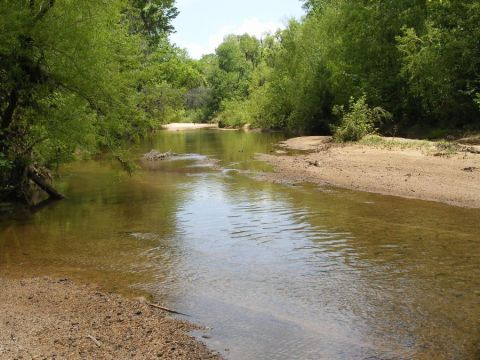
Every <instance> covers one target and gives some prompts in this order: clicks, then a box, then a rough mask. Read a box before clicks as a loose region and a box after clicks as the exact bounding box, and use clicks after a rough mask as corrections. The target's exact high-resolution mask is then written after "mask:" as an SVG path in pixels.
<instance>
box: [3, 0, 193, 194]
mask: <svg viewBox="0 0 480 360" xmlns="http://www.w3.org/2000/svg"><path fill="white" fill-rule="evenodd" d="M129 1H130V0H112V1H109V2H108V3H107V2H104V1H97V0H84V1H81V2H76V1H55V0H28V1H27V0H12V1H9V2H8V3H7V2H6V1H2V2H0V26H1V28H0V78H1V82H0V136H1V137H0V188H1V189H0V190H2V191H1V195H6V194H10V195H14V196H16V197H17V198H24V199H25V198H28V196H27V194H25V189H26V188H27V187H26V184H27V182H28V178H30V179H33V180H35V179H37V180H38V178H43V179H44V178H45V176H44V175H46V174H47V172H48V170H47V168H49V167H52V165H53V164H57V163H62V162H64V161H68V160H71V159H72V158H73V156H74V154H75V153H77V154H83V155H88V154H92V153H94V152H96V151H98V150H101V149H106V150H110V151H111V152H113V154H114V155H115V156H116V157H118V158H119V159H121V157H120V156H119V152H120V148H121V145H122V144H124V143H125V142H130V141H134V140H135V139H137V138H139V137H140V136H141V135H142V134H143V133H145V131H147V130H148V129H150V128H152V127H153V126H155V124H156V123H157V122H158V121H159V119H154V118H152V113H151V112H150V113H149V112H148V111H147V110H148V109H146V108H145V106H144V105H145V103H146V102H148V96H149V95H148V94H149V93H148V91H143V90H144V89H145V88H146V87H145V86H144V85H145V77H146V75H145V74H146V72H147V73H148V72H150V73H151V72H152V71H154V69H155V71H156V74H157V77H156V79H157V80H158V82H157V83H156V84H155V85H152V87H155V86H160V87H161V86H164V87H167V88H169V89H171V91H172V92H174V90H175V89H174V88H175V87H182V86H185V87H191V86H197V85H198V81H197V82H195V80H192V78H193V77H192V76H191V72H190V68H189V67H188V66H187V67H185V66H183V64H186V63H187V60H186V59H184V58H182V56H181V55H180V54H179V53H178V52H175V51H174V50H170V49H171V46H170V45H169V44H168V42H167V41H166V40H165V39H164V38H162V37H161V33H162V32H165V33H167V32H169V31H171V27H170V23H169V21H170V20H171V18H172V17H173V14H174V13H175V11H174V10H173V7H172V4H173V2H171V1H156V2H137V3H136V4H137V5H142V4H143V5H142V6H143V7H142V9H141V11H142V14H141V15H142V16H141V17H138V18H135V17H134V13H133V12H132V11H131V3H130V2H129ZM162 11H164V13H163V15H161V14H160V12H162ZM140 20H142V21H143V23H144V28H143V30H142V31H139V32H133V33H132V28H133V27H134V25H135V26H137V25H138V23H139V22H140ZM138 29H142V28H138ZM152 44H156V47H155V50H154V51H149V52H148V54H146V52H145V49H146V48H147V47H148V46H152ZM159 48H161V49H167V50H165V51H164V55H165V56H163V57H162V56H160V54H159V52H158V51H159ZM165 52H166V53H169V54H165ZM152 54H153V55H152ZM151 56H154V58H152V57H151ZM155 56H156V58H155ZM167 58H168V60H167ZM178 59H180V60H178ZM177 60H178V61H177ZM160 73H161V75H160ZM178 98H180V99H181V95H180V96H179V97H178ZM167 101H172V102H174V101H175V100H172V99H170V98H168V99H167ZM173 106H175V105H173ZM181 106H183V104H179V105H178V107H181ZM122 163H123V164H128V163H126V162H125V161H123V160H122ZM36 182H37V183H39V181H36Z"/></svg>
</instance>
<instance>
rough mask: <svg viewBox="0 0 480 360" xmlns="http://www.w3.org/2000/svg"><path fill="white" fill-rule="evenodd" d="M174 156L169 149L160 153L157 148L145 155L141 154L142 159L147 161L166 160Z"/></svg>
mask: <svg viewBox="0 0 480 360" xmlns="http://www.w3.org/2000/svg"><path fill="white" fill-rule="evenodd" d="M172 156H175V154H174V153H173V152H171V151H167V152H165V153H161V152H160V151H158V150H152V151H150V152H148V153H146V154H145V155H143V159H144V160H147V161H159V160H166V159H169V158H171V157H172Z"/></svg>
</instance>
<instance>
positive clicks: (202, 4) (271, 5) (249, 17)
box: [172, 0, 304, 59]
mask: <svg viewBox="0 0 480 360" xmlns="http://www.w3.org/2000/svg"><path fill="white" fill-rule="evenodd" d="M176 6H177V8H178V9H179V10H180V15H179V16H178V17H177V19H175V21H174V22H173V25H174V26H175V30H176V33H175V34H173V35H172V41H173V42H174V43H175V44H176V45H178V46H179V47H182V48H185V49H187V50H188V53H189V54H190V56H191V57H193V58H195V59H199V58H200V57H201V56H202V55H204V54H209V53H212V52H214V51H215V49H216V47H217V46H218V45H220V43H221V42H222V41H223V38H224V37H225V36H226V35H228V34H239V35H241V34H244V33H248V34H251V35H255V36H257V37H261V36H262V35H263V34H264V33H265V32H274V31H276V30H277V29H279V28H284V27H285V25H286V24H287V22H288V19H290V18H292V17H295V18H300V17H301V16H302V15H303V14H304V12H303V10H302V4H301V2H300V0H177V5H176Z"/></svg>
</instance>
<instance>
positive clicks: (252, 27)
mask: <svg viewBox="0 0 480 360" xmlns="http://www.w3.org/2000/svg"><path fill="white" fill-rule="evenodd" d="M284 27H285V26H284V25H283V24H282V23H280V22H274V21H267V22H262V21H260V20H259V19H257V18H250V19H246V20H244V21H243V22H242V23H241V24H240V25H238V26H232V25H228V26H224V27H222V28H220V29H219V30H218V31H217V32H216V33H215V34H213V35H211V36H210V37H209V38H208V40H207V41H206V42H205V43H203V44H200V43H191V42H186V41H182V39H181V38H179V37H178V36H177V35H176V34H173V35H172V40H173V42H175V43H176V44H177V45H178V46H180V47H182V48H186V49H187V51H188V53H189V54H190V56H191V57H192V58H194V59H199V58H201V57H202V55H205V54H210V53H213V52H215V49H216V48H217V47H218V45H220V44H221V43H222V41H223V39H224V38H225V37H226V36H227V35H230V34H235V35H243V34H250V35H253V36H255V37H257V38H261V37H262V36H264V35H265V34H266V33H273V32H275V31H277V30H278V29H280V28H284Z"/></svg>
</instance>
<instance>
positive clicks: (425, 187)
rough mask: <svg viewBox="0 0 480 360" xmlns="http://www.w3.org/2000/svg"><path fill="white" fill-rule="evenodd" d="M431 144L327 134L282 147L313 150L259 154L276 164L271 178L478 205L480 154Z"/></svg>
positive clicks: (302, 139)
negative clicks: (349, 139)
mask: <svg viewBox="0 0 480 360" xmlns="http://www.w3.org/2000/svg"><path fill="white" fill-rule="evenodd" d="M433 144H434V143H428V142H423V141H410V140H406V139H392V140H388V139H382V140H381V141H380V142H379V143H378V145H366V144H364V145H361V144H351V145H337V144H332V143H331V142H330V139H329V138H325V137H303V138H295V139H291V140H288V141H286V142H283V143H282V144H281V146H282V147H283V148H285V149H288V150H303V151H309V153H305V154H300V155H298V154H297V155H290V156H289V155H281V156H278V155H259V156H258V157H259V159H260V160H264V161H267V162H269V163H270V164H272V165H273V166H274V168H275V171H276V172H275V173H274V174H268V175H266V176H267V178H269V179H270V180H273V181H279V182H285V181H306V182H313V183H318V184H323V185H333V186H338V187H342V188H348V189H353V190H360V191H367V192H373V193H379V194H385V195H395V196H401V197H407V198H416V199H423V200H431V201H438V202H443V203H447V204H451V205H456V206H462V207H471V208H480V154H474V153H471V152H464V151H462V149H460V150H458V151H456V152H455V153H452V152H451V149H447V151H441V150H439V151H435V148H434V145H433ZM435 146H436V145H435ZM440 148H441V147H440Z"/></svg>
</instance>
